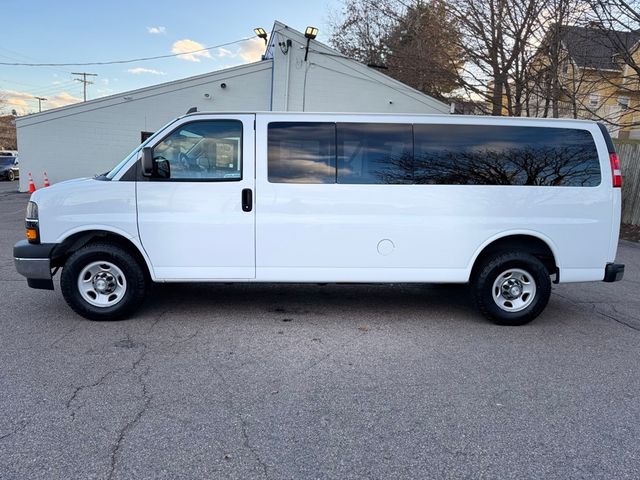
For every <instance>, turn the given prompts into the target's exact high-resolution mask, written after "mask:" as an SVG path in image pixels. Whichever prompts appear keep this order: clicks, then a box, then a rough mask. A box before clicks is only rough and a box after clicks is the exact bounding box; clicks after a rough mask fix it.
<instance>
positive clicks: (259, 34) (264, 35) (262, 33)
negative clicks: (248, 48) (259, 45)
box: [253, 27, 267, 45]
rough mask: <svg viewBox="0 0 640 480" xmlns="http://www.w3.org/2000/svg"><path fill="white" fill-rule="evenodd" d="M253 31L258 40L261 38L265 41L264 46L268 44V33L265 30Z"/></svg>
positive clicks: (256, 29)
mask: <svg viewBox="0 0 640 480" xmlns="http://www.w3.org/2000/svg"><path fill="white" fill-rule="evenodd" d="M253 31H254V32H255V34H256V36H257V37H258V38H261V39H263V40H264V44H265V45H266V44H267V32H266V30H265V29H264V28H260V27H258V28H254V29H253Z"/></svg>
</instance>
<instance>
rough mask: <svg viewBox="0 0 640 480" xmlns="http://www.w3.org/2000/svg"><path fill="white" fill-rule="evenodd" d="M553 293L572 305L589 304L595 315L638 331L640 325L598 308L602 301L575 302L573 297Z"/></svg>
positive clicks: (639, 330)
mask: <svg viewBox="0 0 640 480" xmlns="http://www.w3.org/2000/svg"><path fill="white" fill-rule="evenodd" d="M553 294H554V295H557V296H558V297H560V298H564V299H565V300H567V301H568V302H570V303H572V304H574V305H578V306H579V305H585V304H586V305H591V307H592V310H593V312H595V313H596V314H597V315H600V316H601V317H605V318H608V319H610V320H613V321H614V322H616V323H619V324H620V325H624V326H625V327H629V328H630V329H631V330H635V331H636V332H640V327H638V326H636V325H632V324H630V323H627V322H625V321H624V320H623V319H621V318H617V317H615V316H613V315H610V314H608V313H604V312H601V311H600V310H598V305H599V304H602V302H577V301H575V300H573V299H571V298H569V297H566V296H564V295H560V294H559V293H556V292H553ZM605 305H607V304H605ZM612 307H613V310H614V311H615V312H616V313H619V314H621V315H625V314H623V313H621V312H619V311H618V310H616V308H615V306H612ZM632 318H633V317H632Z"/></svg>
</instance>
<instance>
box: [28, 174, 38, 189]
mask: <svg viewBox="0 0 640 480" xmlns="http://www.w3.org/2000/svg"><path fill="white" fill-rule="evenodd" d="M35 191H36V184H35V183H33V177H32V176H31V172H29V193H33V192H35Z"/></svg>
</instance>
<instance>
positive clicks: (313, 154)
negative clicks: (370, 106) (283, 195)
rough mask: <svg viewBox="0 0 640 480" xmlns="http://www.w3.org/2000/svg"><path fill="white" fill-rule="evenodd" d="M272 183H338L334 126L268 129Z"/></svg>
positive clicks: (289, 125)
mask: <svg viewBox="0 0 640 480" xmlns="http://www.w3.org/2000/svg"><path fill="white" fill-rule="evenodd" d="M268 139H269V140H268V141H269V152H268V163H269V164H268V172H269V181H270V182H272V183H335V181H336V170H335V143H336V127H335V124H334V123H310V122H304V123H303V122H274V123H270V124H269V130H268Z"/></svg>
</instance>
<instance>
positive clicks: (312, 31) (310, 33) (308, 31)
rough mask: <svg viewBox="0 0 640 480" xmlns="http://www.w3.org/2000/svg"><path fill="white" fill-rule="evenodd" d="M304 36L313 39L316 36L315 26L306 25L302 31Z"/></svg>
mask: <svg viewBox="0 0 640 480" xmlns="http://www.w3.org/2000/svg"><path fill="white" fill-rule="evenodd" d="M304 36H305V37H306V38H308V39H309V40H315V39H316V37H317V36H318V29H317V28H316V27H307V29H306V30H305V31H304Z"/></svg>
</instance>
